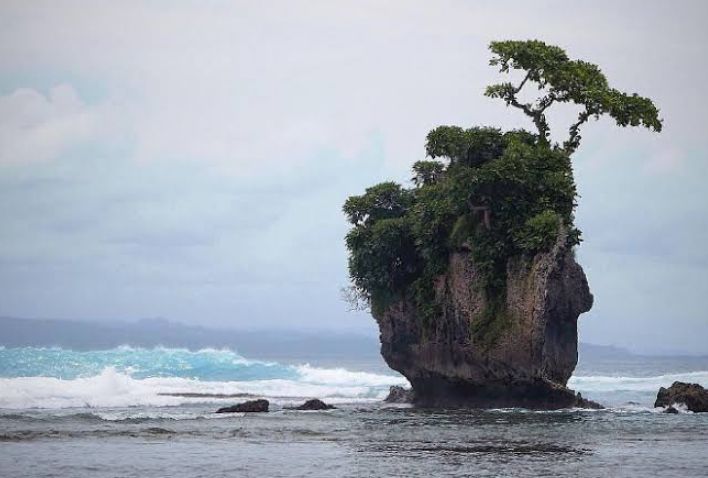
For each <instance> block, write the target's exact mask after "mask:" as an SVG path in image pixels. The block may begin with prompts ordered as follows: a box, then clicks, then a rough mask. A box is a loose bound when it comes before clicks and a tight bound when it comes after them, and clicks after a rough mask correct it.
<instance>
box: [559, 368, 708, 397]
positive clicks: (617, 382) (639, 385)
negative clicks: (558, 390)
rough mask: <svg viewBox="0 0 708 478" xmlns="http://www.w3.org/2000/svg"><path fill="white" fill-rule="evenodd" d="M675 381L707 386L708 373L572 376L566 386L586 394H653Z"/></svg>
mask: <svg viewBox="0 0 708 478" xmlns="http://www.w3.org/2000/svg"><path fill="white" fill-rule="evenodd" d="M675 381H679V382H691V383H698V384H700V385H703V386H708V371H700V372H687V373H676V374H667V375H657V376H654V377H612V376H580V377H577V376H573V377H571V379H570V381H569V382H568V386H569V387H570V388H573V389H577V390H585V391H588V392H618V391H636V392H654V393H656V391H657V390H659V387H668V386H670V385H671V384H672V383H674V382H675Z"/></svg>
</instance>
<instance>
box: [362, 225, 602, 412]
mask: <svg viewBox="0 0 708 478" xmlns="http://www.w3.org/2000/svg"><path fill="white" fill-rule="evenodd" d="M479 275H480V272H479V270H478V268H477V267H476V266H475V263H474V260H473V259H472V257H471V254H470V253H469V252H465V251H458V252H456V253H453V254H452V255H451V256H450V259H449V266H448V268H447V271H446V273H445V274H443V275H441V276H439V277H438V278H437V279H436V281H435V298H436V302H437V303H438V304H442V306H441V308H440V310H441V315H439V316H438V317H436V318H435V320H433V321H432V322H428V323H426V321H425V320H423V318H422V317H420V316H419V314H418V312H417V309H416V307H415V305H414V304H413V303H412V301H411V300H409V299H407V298H404V299H402V300H399V301H397V302H394V303H392V304H391V305H389V306H388V307H387V308H385V309H384V310H375V311H372V313H373V315H374V318H375V319H376V321H377V323H378V325H379V330H380V339H381V354H382V355H383V357H384V359H385V360H386V362H387V363H388V365H389V366H390V367H391V368H393V369H394V370H397V371H398V372H400V373H401V374H403V375H404V376H405V377H406V378H407V379H408V380H409V381H410V383H411V385H412V387H413V390H414V392H415V400H414V401H415V403H416V404H417V405H421V406H428V407H441V406H442V407H446V406H453V407H458V406H460V407H476V408H488V407H525V408H534V409H558V408H567V407H588V406H591V407H593V408H594V407H595V405H597V404H593V403H592V402H590V401H588V400H584V399H582V398H579V397H577V396H576V395H575V393H574V392H573V391H572V390H570V389H568V388H567V387H566V383H567V381H568V379H569V378H570V376H571V374H572V373H573V370H574V369H575V366H576V364H577V361H578V333H577V320H578V316H579V315H580V314H582V313H583V312H587V311H588V310H590V308H591V306H592V302H593V297H592V294H590V290H589V287H588V283H587V279H586V277H585V273H584V272H583V269H582V268H581V267H580V265H578V263H577V262H575V258H574V254H573V251H572V249H571V247H569V246H567V242H566V238H565V237H564V235H563V234H560V235H559V237H558V240H557V243H556V244H555V246H554V247H552V248H551V250H550V251H548V252H543V253H539V254H537V255H536V256H535V257H534V258H533V259H531V260H524V259H521V258H511V259H510V260H509V262H508V264H507V272H506V297H505V303H504V304H503V310H502V311H501V316H502V317H505V321H504V322H505V323H504V324H502V325H503V326H500V327H499V328H498V330H496V331H495V333H496V336H495V337H494V340H489V341H484V340H479V338H478V337H475V334H474V333H472V332H471V331H473V330H474V329H475V327H477V325H478V322H479V321H483V320H484V311H485V309H486V308H487V307H488V305H489V304H488V299H487V297H486V295H485V293H484V291H483V290H481V289H480V288H476V287H475V286H474V285H475V283H477V282H478V278H479Z"/></svg>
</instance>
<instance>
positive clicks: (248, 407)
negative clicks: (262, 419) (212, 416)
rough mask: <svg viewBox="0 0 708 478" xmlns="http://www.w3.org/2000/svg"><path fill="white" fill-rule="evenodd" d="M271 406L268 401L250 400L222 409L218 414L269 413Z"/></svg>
mask: <svg viewBox="0 0 708 478" xmlns="http://www.w3.org/2000/svg"><path fill="white" fill-rule="evenodd" d="M269 406H270V403H269V402H268V400H263V399H260V400H250V401H248V402H243V403H239V404H237V405H233V406H231V407H224V408H220V409H218V410H217V411H216V413H238V412H267V411H268V407H269Z"/></svg>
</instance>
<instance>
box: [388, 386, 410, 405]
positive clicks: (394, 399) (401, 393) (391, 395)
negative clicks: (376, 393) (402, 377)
mask: <svg viewBox="0 0 708 478" xmlns="http://www.w3.org/2000/svg"><path fill="white" fill-rule="evenodd" d="M413 400H414V394H413V390H412V389H410V388H403V387H401V386H400V385H393V386H392V387H391V388H389V390H388V396H386V398H384V402H388V403H413Z"/></svg>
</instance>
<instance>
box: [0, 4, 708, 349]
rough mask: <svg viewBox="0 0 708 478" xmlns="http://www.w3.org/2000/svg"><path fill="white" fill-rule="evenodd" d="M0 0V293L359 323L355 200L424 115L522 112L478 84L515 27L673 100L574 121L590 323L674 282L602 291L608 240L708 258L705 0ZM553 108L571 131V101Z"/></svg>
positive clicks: (43, 308) (18, 308)
mask: <svg viewBox="0 0 708 478" xmlns="http://www.w3.org/2000/svg"><path fill="white" fill-rule="evenodd" d="M0 3H1V4H0V16H1V17H2V19H3V20H2V24H3V28H1V29H0V64H1V65H2V71H1V72H0V95H4V96H1V97H0V196H1V199H2V201H0V222H1V223H2V225H3V227H2V228H0V261H2V262H3V264H9V265H8V266H7V267H3V268H0V282H1V283H2V284H3V288H2V290H3V292H2V293H0V305H1V306H2V307H0V313H7V314H18V315H23V314H30V315H67V316H68V315H74V316H88V315H94V316H108V315H135V316H144V315H161V316H170V317H173V318H177V319H183V320H204V321H222V322H226V323H234V324H239V323H240V322H239V321H240V320H242V319H239V318H238V317H237V316H241V315H247V314H251V315H252V316H253V317H257V318H258V320H261V321H269V322H270V323H273V324H277V323H280V322H282V321H285V320H298V323H305V322H309V323H312V324H320V325H321V324H331V323H333V317H336V319H334V321H343V322H346V321H347V320H350V323H353V322H354V321H353V319H346V318H342V315H343V314H344V311H345V309H346V305H344V304H341V303H340V302H339V292H338V289H339V287H340V286H342V285H344V283H345V281H346V254H345V251H344V246H343V236H344V234H345V232H346V224H345V222H344V219H343V217H342V214H341V211H340V207H341V204H342V202H343V200H344V198H346V197H347V196H348V195H350V194H356V193H360V192H361V191H362V190H363V189H364V188H365V187H366V186H369V185H371V184H373V183H375V182H377V181H382V180H387V179H394V180H399V181H404V180H406V179H407V178H408V177H409V167H410V165H411V164H412V163H413V162H414V161H416V160H418V159H422V157H423V154H424V149H423V144H424V138H425V134H426V133H427V131H428V130H429V129H431V128H432V127H435V126H438V125H440V124H459V125H462V126H472V125H476V124H491V125H496V126H500V127H503V128H513V127H520V126H521V127H527V128H528V127H531V125H530V123H529V122H528V121H527V120H526V118H524V117H523V115H520V114H519V112H518V111H515V110H513V109H511V108H505V107H504V105H503V104H502V103H501V102H497V101H493V100H491V99H488V98H484V97H483V96H482V91H483V89H484V86H485V85H487V84H489V83H492V82H495V81H499V74H498V73H497V72H496V71H495V70H494V69H493V68H490V67H489V66H488V64H487V59H488V56H489V52H488V51H487V44H488V43H489V41H490V40H495V39H505V38H512V39H523V38H541V39H543V40H545V41H547V42H549V43H555V44H559V45H561V46H563V47H565V48H566V49H567V51H568V53H569V55H571V56H572V57H576V58H582V59H586V60H588V61H592V62H594V63H598V64H599V65H601V66H602V67H603V71H604V72H605V73H606V74H607V76H608V79H609V80H610V82H611V83H612V85H613V86H615V87H617V88H619V89H623V90H629V91H630V92H633V91H637V92H638V93H639V94H642V95H644V96H649V97H651V98H653V99H654V100H655V101H656V103H657V105H658V106H659V107H660V108H661V111H662V115H663V117H664V118H665V129H664V131H663V132H662V134H660V135H653V134H651V133H649V132H646V131H643V130H639V129H627V128H625V129H623V130H620V129H619V128H617V127H616V126H615V125H614V124H613V123H612V121H609V120H607V119H603V120H601V121H599V122H591V123H590V124H588V125H586V127H585V128H584V129H583V144H582V145H581V147H580V149H579V151H578V153H577V155H576V157H575V158H574V164H575V167H576V177H577V180H578V184H579V189H580V193H581V195H582V197H581V199H580V206H579V210H578V222H579V225H580V227H581V228H582V229H583V231H584V237H585V241H586V242H584V243H583V245H582V246H581V248H580V257H581V258H583V263H584V265H585V266H586V267H587V270H588V273H589V276H590V281H591V286H592V287H593V288H594V289H595V288H596V290H597V291H598V293H599V294H600V295H602V294H605V295H604V297H605V298H601V297H599V299H598V305H597V307H598V309H597V310H598V311H599V313H598V314H596V315H595V316H594V317H593V324H595V325H594V326H593V327H592V328H591V332H592V331H594V332H592V334H594V335H591V337H590V338H592V339H593V340H597V341H599V338H601V337H602V336H601V335H600V334H601V333H610V334H611V333H612V332H611V331H612V329H613V327H614V321H616V320H617V319H618V317H617V316H618V315H621V314H627V313H629V312H630V311H629V309H628V308H627V307H624V305H623V304H625V303H632V304H636V303H640V302H641V301H642V300H645V301H646V302H647V304H649V305H648V306H647V307H646V308H645V309H643V310H645V311H646V317H641V318H639V319H637V321H640V320H645V321H646V322H645V323H646V324H651V323H655V322H656V321H659V320H660V318H658V317H654V316H652V312H651V311H652V306H651V303H652V300H653V299H652V298H653V297H659V296H660V295H661V294H658V293H655V292H651V291H652V290H653V288H654V289H655V288H656V287H666V288H667V290H668V289H670V288H671V287H672V286H671V285H670V284H669V285H660V286H658V285H657V284H656V283H655V282H652V281H651V280H650V278H649V277H646V275H647V274H639V273H638V274H636V275H633V276H632V278H631V280H632V281H635V280H636V281H637V282H638V284H637V287H636V288H633V289H632V290H631V291H628V292H627V293H628V294H629V295H631V297H628V298H626V299H623V298H621V297H620V298H618V297H617V294H608V293H606V292H605V293H603V292H602V291H609V290H611V289H612V287H614V286H615V285H616V284H621V283H622V282H623V281H624V280H626V279H627V276H626V274H625V275H623V274H622V273H621V272H622V271H617V270H613V268H612V266H611V264H612V263H613V262H614V261H617V260H618V259H617V257H623V258H624V260H625V261H626V263H627V264H630V263H631V267H632V268H635V267H636V268H637V270H645V269H642V268H641V264H648V263H649V262H651V263H652V264H655V263H657V262H661V263H662V264H664V265H665V266H666V267H670V266H671V265H676V264H680V265H682V266H684V265H686V266H687V267H688V265H689V264H691V263H692V264H694V265H695V264H704V263H705V262H706V253H705V252H704V251H703V249H704V248H703V249H702V246H701V245H702V244H703V243H704V242H705V238H706V231H708V229H707V228H706V227H705V226H704V225H703V224H704V223H705V221H704V220H703V219H704V218H705V204H706V201H707V200H708V199H707V196H706V192H705V188H704V187H703V185H702V184H701V181H702V178H703V177H705V174H704V173H705V168H704V167H702V166H701V164H705V163H706V162H705V158H706V153H707V152H706V147H705V145H704V144H703V138H705V137H706V136H707V135H708V124H707V123H706V122H705V121H704V120H703V118H704V116H705V108H706V104H705V101H704V99H703V98H704V95H703V91H702V89H703V85H704V84H706V82H708V62H707V61H706V58H705V55H703V52H702V48H703V45H705V44H706V30H705V28H704V25H703V23H704V22H703V19H704V18H705V13H706V9H707V8H708V7H707V6H706V5H707V4H706V3H705V2H690V1H689V2H683V3H682V5H681V8H676V7H675V6H674V5H671V4H669V3H666V2H663V3H662V2H645V1H627V2H616V1H600V2H599V3H598V2H594V3H593V4H592V5H590V4H588V5H579V4H578V5H573V6H572V7H568V5H567V2H565V3H564V2H560V1H546V0H544V1H540V2H535V3H533V4H531V3H527V2H511V3H509V2H492V1H477V2H462V1H458V0H442V1H440V2H435V3H434V4H433V3H432V2H429V1H427V0H426V1H415V0H413V1H410V0H405V1H404V0H393V1H390V2H381V1H378V0H364V1H356V2H354V1H352V2H348V1H341V2H331V1H319V0H308V1H298V0H288V1H277V0H273V1H269V2H260V3H258V2H220V1H179V2H169V3H166V2H139V1H127V0H126V1H122V2H108V1H105V2H104V1H96V2H83V1H73V0H68V1H64V2H54V1H41V0H40V1H36V2H26V1H12V0H8V1H4V2H0ZM628 18H631V21H629V22H628V21H627V19H628ZM565 113H568V112H567V111H566V112H565ZM550 120H551V126H552V127H554V130H553V131H554V134H557V135H558V138H559V139H561V138H562V136H560V135H561V134H562V133H564V129H565V128H564V126H563V125H565V124H566V123H567V122H568V117H567V114H566V115H565V116H564V113H563V112H561V113H558V114H556V113H555V112H554V113H552V115H551V118H550ZM554 137H555V136H554ZM627 267H629V265H628V266H627ZM647 267H648V266H647ZM658 269H659V267H658V266H657V267H656V268H655V269H651V270H652V273H653V272H654V271H656V270H658ZM646 270H649V269H646ZM701 273H705V272H704V271H703V272H701ZM692 277H693V276H692ZM696 277H698V275H697V276H696ZM681 287H685V288H686V290H695V291H698V290H699V288H698V286H697V285H696V286H694V287H693V289H692V288H691V285H690V284H684V285H683V286H681ZM700 290H703V289H700ZM666 294H667V295H670V292H666ZM701 294H702V292H701V293H696V294H693V295H695V296H696V297H697V298H696V299H691V297H690V295H691V294H686V297H685V300H686V302H687V303H688V302H689V301H691V300H694V302H693V303H692V304H687V305H685V306H683V309H684V310H685V311H686V313H687V314H689V315H691V317H694V318H695V317H697V316H698V315H696V314H697V312H695V311H696V310H699V308H698V307H696V306H695V304H699V303H700V300H699V299H700V295H701ZM281 297H282V298H283V299H282V300H273V298H281ZM138 298H139V300H138ZM620 302H621V303H620ZM243 320H248V319H247V318H246V319H243ZM357 320H362V319H360V318H359V319H357ZM652 321H655V322H652ZM343 322H337V324H339V323H343ZM365 326H370V327H374V325H373V323H372V321H370V320H363V321H362V322H361V327H365ZM675 330H676V336H677V337H678V336H679V335H680V333H681V332H680V330H681V328H680V327H676V328H675ZM677 340H678V339H677Z"/></svg>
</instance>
